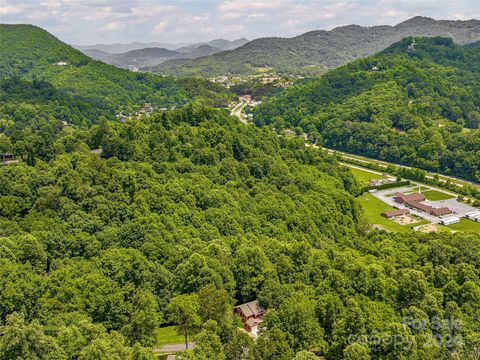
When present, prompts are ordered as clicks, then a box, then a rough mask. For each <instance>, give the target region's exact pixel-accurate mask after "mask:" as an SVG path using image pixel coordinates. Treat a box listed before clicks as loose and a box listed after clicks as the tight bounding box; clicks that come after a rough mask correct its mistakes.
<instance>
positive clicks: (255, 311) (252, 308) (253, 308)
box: [235, 300, 265, 317]
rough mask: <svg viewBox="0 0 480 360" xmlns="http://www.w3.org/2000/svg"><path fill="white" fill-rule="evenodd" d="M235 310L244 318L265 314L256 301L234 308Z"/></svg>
mask: <svg viewBox="0 0 480 360" xmlns="http://www.w3.org/2000/svg"><path fill="white" fill-rule="evenodd" d="M235 309H236V310H239V311H241V312H242V313H243V315H245V317H250V316H258V315H262V314H263V313H264V312H265V309H264V308H263V306H262V305H260V302H259V301H258V300H253V301H250V302H248V303H245V304H241V305H238V306H235Z"/></svg>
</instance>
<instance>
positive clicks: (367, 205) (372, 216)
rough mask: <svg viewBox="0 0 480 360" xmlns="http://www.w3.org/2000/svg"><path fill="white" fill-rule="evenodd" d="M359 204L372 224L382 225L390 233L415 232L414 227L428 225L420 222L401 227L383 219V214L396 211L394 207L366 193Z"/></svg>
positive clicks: (424, 221)
mask: <svg viewBox="0 0 480 360" xmlns="http://www.w3.org/2000/svg"><path fill="white" fill-rule="evenodd" d="M357 200H358V202H359V203H360V205H361V206H362V208H363V212H364V214H365V217H366V219H367V220H368V222H369V223H370V224H376V225H380V226H381V227H382V228H384V229H385V230H388V231H400V232H407V231H413V230H412V229H411V227H412V226H418V225H422V224H426V223H428V221H426V220H420V221H419V222H417V223H415V224H411V225H400V224H397V223H396V222H395V221H393V220H389V219H387V218H385V217H383V216H382V215H381V214H382V213H383V212H385V211H389V210H394V208H393V207H391V206H389V205H387V204H385V203H384V202H383V201H380V200H378V199H377V198H376V197H374V196H372V195H370V194H368V193H365V194H363V195H361V196H359V197H358V198H357Z"/></svg>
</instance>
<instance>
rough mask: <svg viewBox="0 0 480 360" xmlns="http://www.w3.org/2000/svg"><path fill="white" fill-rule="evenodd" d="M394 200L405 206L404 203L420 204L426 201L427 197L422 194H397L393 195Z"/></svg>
mask: <svg viewBox="0 0 480 360" xmlns="http://www.w3.org/2000/svg"><path fill="white" fill-rule="evenodd" d="M393 200H395V201H396V202H398V203H400V204H403V203H409V202H413V201H416V202H419V201H425V196H423V194H421V193H413V194H402V193H399V192H397V193H395V195H393Z"/></svg>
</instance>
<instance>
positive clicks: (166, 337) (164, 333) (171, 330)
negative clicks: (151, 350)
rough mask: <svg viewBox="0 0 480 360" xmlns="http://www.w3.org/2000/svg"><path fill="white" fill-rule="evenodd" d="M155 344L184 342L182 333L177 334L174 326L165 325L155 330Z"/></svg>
mask: <svg viewBox="0 0 480 360" xmlns="http://www.w3.org/2000/svg"><path fill="white" fill-rule="evenodd" d="M155 339H156V343H155V345H156V346H162V345H165V344H181V343H183V342H185V339H184V337H183V335H178V334H177V331H176V330H175V326H165V327H161V328H158V329H157V330H155Z"/></svg>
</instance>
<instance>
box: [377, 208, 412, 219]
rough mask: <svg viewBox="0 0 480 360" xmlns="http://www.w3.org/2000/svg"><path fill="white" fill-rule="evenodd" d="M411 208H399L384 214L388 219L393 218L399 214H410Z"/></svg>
mask: <svg viewBox="0 0 480 360" xmlns="http://www.w3.org/2000/svg"><path fill="white" fill-rule="evenodd" d="M408 214H410V210H408V209H397V210H392V211H385V212H384V213H383V214H382V216H385V217H386V218H387V219H392V218H394V217H397V216H402V215H408Z"/></svg>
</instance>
